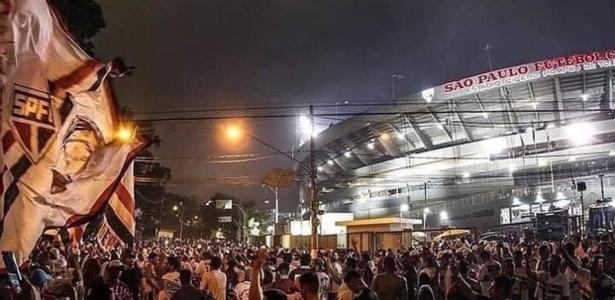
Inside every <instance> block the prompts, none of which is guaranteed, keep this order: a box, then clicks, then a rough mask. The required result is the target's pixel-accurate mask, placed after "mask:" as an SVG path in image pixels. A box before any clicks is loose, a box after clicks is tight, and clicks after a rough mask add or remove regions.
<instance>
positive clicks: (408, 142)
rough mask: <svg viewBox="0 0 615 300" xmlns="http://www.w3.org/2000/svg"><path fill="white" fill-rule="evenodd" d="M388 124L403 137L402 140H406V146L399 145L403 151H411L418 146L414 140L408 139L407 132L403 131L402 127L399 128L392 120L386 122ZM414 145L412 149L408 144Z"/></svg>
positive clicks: (398, 135)
mask: <svg viewBox="0 0 615 300" xmlns="http://www.w3.org/2000/svg"><path fill="white" fill-rule="evenodd" d="M385 124H386V125H387V126H389V127H391V129H392V130H393V132H395V135H397V138H398V137H402V140H403V141H404V142H405V143H404V146H405V147H399V148H400V150H401V152H409V151H410V150H412V149H415V148H416V145H415V144H414V143H413V142H412V140H410V139H408V137H407V136H406V134H405V133H404V132H402V131H401V130H400V128H398V127H397V126H395V125H393V124H391V122H386V123H385ZM409 145H410V146H412V149H410V148H409V147H408V146H409Z"/></svg>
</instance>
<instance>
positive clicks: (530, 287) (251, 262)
mask: <svg viewBox="0 0 615 300" xmlns="http://www.w3.org/2000/svg"><path fill="white" fill-rule="evenodd" d="M351 244H352V245H351V247H349V249H320V250H319V251H318V252H317V253H312V254H313V255H311V254H310V253H309V250H308V249H303V248H296V249H285V248H279V247H277V248H276V247H273V248H268V247H264V246H260V247H257V246H253V245H243V244H238V243H232V242H228V241H220V240H214V241H206V240H194V241H179V240H160V241H143V242H139V243H137V244H136V245H134V246H133V247H130V248H129V247H119V246H118V247H115V248H112V249H103V248H102V247H100V246H98V245H96V244H95V243H92V244H85V245H80V246H77V245H71V246H64V245H63V244H62V243H61V242H60V241H58V240H55V241H41V242H40V243H39V244H38V245H37V247H36V249H34V251H33V252H32V255H31V259H30V260H29V262H28V263H27V264H26V265H25V266H24V267H23V270H22V273H23V275H24V276H23V280H22V282H21V288H22V292H21V294H19V295H17V294H16V293H15V292H14V291H12V292H11V291H10V290H11V289H10V288H8V287H6V286H5V289H4V290H5V292H7V293H5V294H3V295H7V297H8V296H11V297H14V298H16V299H104V300H106V299H118V300H132V299H134V300H137V299H148V300H150V299H156V300H169V299H173V300H174V299H208V300H266V299H271V300H277V299H291V300H300V299H303V300H335V299H339V300H351V299H357V300H376V299H380V300H406V299H420V300H423V299H447V300H454V299H493V300H498V299H537V300H558V299H615V280H613V275H614V274H615V259H613V258H615V247H613V246H614V244H613V243H612V241H611V238H610V237H607V236H603V237H595V238H581V237H580V236H571V237H570V238H567V239H565V240H562V241H558V242H547V241H533V240H532V239H531V238H526V239H525V241H524V242H519V241H511V240H508V241H504V239H500V240H496V241H472V240H470V239H467V238H457V239H450V240H445V241H440V242H430V243H422V244H419V245H416V246H415V247H412V248H408V249H405V248H402V249H378V250H375V251H360V250H359V249H357V247H356V243H355V242H354V241H352V242H351ZM8 292H11V293H8Z"/></svg>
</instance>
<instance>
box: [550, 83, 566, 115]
mask: <svg viewBox="0 0 615 300" xmlns="http://www.w3.org/2000/svg"><path fill="white" fill-rule="evenodd" d="M553 84H554V85H555V104H556V106H557V107H556V108H555V110H556V112H555V119H556V120H557V121H558V122H559V123H560V125H561V124H563V123H564V122H565V121H566V115H565V114H564V102H563V100H562V87H561V86H560V83H559V77H558V76H555V78H553Z"/></svg>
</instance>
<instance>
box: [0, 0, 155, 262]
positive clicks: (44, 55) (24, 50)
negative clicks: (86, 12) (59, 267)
mask: <svg viewBox="0 0 615 300" xmlns="http://www.w3.org/2000/svg"><path fill="white" fill-rule="evenodd" d="M0 21H2V22H4V24H2V25H3V26H4V27H2V26H0V34H1V35H2V40H3V42H2V43H0V44H1V45H2V46H1V48H0V54H1V58H2V62H4V64H3V65H2V66H1V70H0V72H1V76H0V79H1V86H2V120H1V123H0V150H1V151H0V163H1V164H0V167H1V169H2V175H1V176H0V179H1V181H2V182H1V184H0V188H2V190H1V192H2V195H1V196H2V197H1V198H0V201H2V202H3V205H2V207H3V209H2V211H0V218H1V220H2V221H1V224H0V225H1V226H0V249H1V250H3V251H13V252H14V253H15V257H16V259H17V262H18V263H22V262H24V261H25V260H26V259H27V257H28V255H29V253H30V251H31V250H32V248H33V246H34V244H35V242H36V241H37V239H38V237H39V236H40V235H41V234H42V233H43V231H44V230H45V229H49V228H70V227H74V226H79V225H83V224H85V223H87V222H88V221H89V220H90V219H92V218H93V217H94V216H96V215H97V214H99V213H100V212H102V210H103V209H104V208H105V207H106V205H107V204H108V203H109V199H111V198H112V197H115V196H116V195H117V190H118V188H119V189H121V186H122V178H123V177H124V175H125V174H126V173H127V171H128V170H129V169H130V166H131V162H132V160H133V158H134V157H135V156H136V154H137V153H138V152H139V151H140V150H141V149H143V148H144V147H145V146H146V144H147V143H146V142H145V141H141V140H139V139H123V140H122V139H118V138H116V137H117V132H118V131H119V130H120V129H121V127H122V124H120V122H119V118H118V114H117V111H118V107H117V104H116V102H115V99H114V98H113V93H112V90H111V86H110V83H109V81H108V80H109V79H108V77H109V76H110V74H112V73H113V72H114V71H115V69H114V68H115V65H114V64H113V63H107V64H104V63H101V62H99V61H97V60H95V59H94V58H92V57H90V56H88V55H87V54H86V53H85V52H84V51H83V50H82V49H81V48H79V46H78V45H77V44H76V43H75V42H74V41H73V40H72V39H71V38H70V36H69V34H68V33H67V32H66V31H65V30H64V27H63V26H62V24H61V23H60V22H59V20H58V18H57V17H56V16H55V15H54V13H53V12H52V11H51V10H50V7H49V6H48V5H47V2H46V1H43V0H22V1H19V0H17V1H11V2H10V5H9V4H7V3H6V2H2V3H0ZM2 30H3V31H2ZM119 200H120V201H121V199H119ZM0 265H2V262H0Z"/></svg>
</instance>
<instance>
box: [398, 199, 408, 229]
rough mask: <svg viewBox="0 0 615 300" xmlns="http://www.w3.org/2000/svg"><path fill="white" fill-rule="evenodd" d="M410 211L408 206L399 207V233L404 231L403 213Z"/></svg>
mask: <svg viewBox="0 0 615 300" xmlns="http://www.w3.org/2000/svg"><path fill="white" fill-rule="evenodd" d="M408 210H410V206H408V204H405V203H404V204H402V205H401V206H400V207H399V231H404V215H403V213H404V212H406V211H408Z"/></svg>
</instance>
